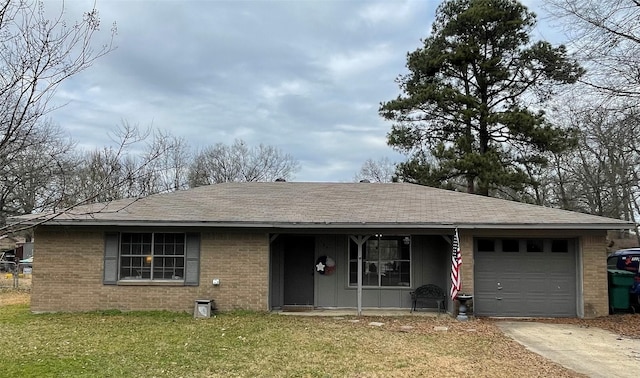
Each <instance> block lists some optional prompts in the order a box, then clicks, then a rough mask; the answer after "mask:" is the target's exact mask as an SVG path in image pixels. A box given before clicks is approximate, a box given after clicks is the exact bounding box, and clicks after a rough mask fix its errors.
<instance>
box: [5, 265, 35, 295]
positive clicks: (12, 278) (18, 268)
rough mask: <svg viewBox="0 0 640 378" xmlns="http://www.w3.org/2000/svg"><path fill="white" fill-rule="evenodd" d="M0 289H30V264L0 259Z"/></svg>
mask: <svg viewBox="0 0 640 378" xmlns="http://www.w3.org/2000/svg"><path fill="white" fill-rule="evenodd" d="M0 289H21V290H28V289H31V265H27V264H19V263H15V262H13V261H0Z"/></svg>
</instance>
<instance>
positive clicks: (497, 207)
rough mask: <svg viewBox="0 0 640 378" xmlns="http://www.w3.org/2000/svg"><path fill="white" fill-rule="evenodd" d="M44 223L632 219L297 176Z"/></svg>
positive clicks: (84, 211)
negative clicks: (313, 180) (298, 178)
mask: <svg viewBox="0 0 640 378" xmlns="http://www.w3.org/2000/svg"><path fill="white" fill-rule="evenodd" d="M19 218H22V219H23V220H24V219H25V217H19ZM50 223H52V224H79V223H80V224H104V225H131V224H154V225H161V224H174V225H217V226H229V227H316V228H325V227H326V228H340V227H351V228H353V227H362V228H367V227H382V226H385V227H407V228H408V227H420V228H423V227H428V228H445V227H446V228H451V227H452V226H460V227H462V228H466V227H478V228H494V227H506V228H533V227H535V228H560V229H570V228H589V229H626V228H630V227H631V226H632V225H631V224H630V223H629V222H625V221H621V220H616V219H610V218H605V217H598V216H593V215H587V214H582V213H576V212H570V211H564V210H559V209H552V208H546V207H542V206H535V205H529V204H523V203H518V202H512V201H506V200H501V199H496V198H489V197H483V196H478V195H471V194H466V193H458V192H453V191H447V190H442V189H435V188H430V187H426V186H420V185H413V184H406V183H393V184H379V183H303V182H259V183H225V184H216V185H211V186H204V187H199V188H194V189H190V190H185V191H178V192H172V193H167V194H158V195H152V196H149V197H145V198H140V199H135V200H134V199H127V200H118V201H113V202H110V203H107V204H98V205H89V206H82V207H77V208H75V209H73V210H71V211H68V212H66V213H64V214H62V215H60V216H58V217H57V218H56V219H55V220H54V221H50Z"/></svg>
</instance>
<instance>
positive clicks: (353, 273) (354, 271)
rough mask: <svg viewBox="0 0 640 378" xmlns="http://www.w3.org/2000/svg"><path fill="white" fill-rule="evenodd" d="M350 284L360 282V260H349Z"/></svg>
mask: <svg viewBox="0 0 640 378" xmlns="http://www.w3.org/2000/svg"><path fill="white" fill-rule="evenodd" d="M349 284H351V285H357V284H358V262H357V261H350V262H349Z"/></svg>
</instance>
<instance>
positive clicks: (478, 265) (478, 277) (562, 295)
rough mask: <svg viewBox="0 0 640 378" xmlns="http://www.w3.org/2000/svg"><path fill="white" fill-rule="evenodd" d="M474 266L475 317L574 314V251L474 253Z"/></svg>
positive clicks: (559, 315)
mask: <svg viewBox="0 0 640 378" xmlns="http://www.w3.org/2000/svg"><path fill="white" fill-rule="evenodd" d="M570 244H573V243H570ZM545 245H546V246H549V245H551V243H545ZM474 266H475V267H474V279H475V289H474V290H475V298H474V311H475V313H476V314H477V315H481V316H514V317H527V316H533V317H543V316H552V317H562V316H575V315H576V272H575V270H576V253H575V252H574V251H569V252H564V253H558V252H551V251H550V250H548V249H545V250H544V251H542V252H526V251H520V252H501V251H493V252H478V251H476V252H475V255H474Z"/></svg>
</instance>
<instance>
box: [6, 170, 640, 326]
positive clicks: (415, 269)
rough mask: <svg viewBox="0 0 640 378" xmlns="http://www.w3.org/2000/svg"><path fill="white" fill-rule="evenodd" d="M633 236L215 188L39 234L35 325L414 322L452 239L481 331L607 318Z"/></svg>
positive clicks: (578, 224)
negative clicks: (41, 319) (356, 312)
mask: <svg viewBox="0 0 640 378" xmlns="http://www.w3.org/2000/svg"><path fill="white" fill-rule="evenodd" d="M40 216H41V215H40ZM37 217H38V215H27V216H22V217H16V218H14V220H20V221H25V220H27V221H30V222H32V223H33V224H36V219H37ZM632 227H633V224H630V223H629V222H625V221H621V220H616V219H609V218H604V217H598V216H592V215H586V214H581V213H576V212H570V211H564V210H558V209H552V208H546V207H541V206H534V205H529V204H523V203H517V202H512V201H506V200H500V199H496V198H488V197H483V196H478V195H470V194H465V193H458V192H453V191H446V190H441V189H435V188H430V187H425V186H419V185H413V184H407V183H388V184H380V183H303V182H260V183H225V184H217V185H211V186H204V187H198V188H194V189H190V190H185V191H178V192H173V193H167V194H158V195H152V196H149V197H145V198H139V199H126V200H118V201H113V202H110V203H105V204H95V205H88V206H82V207H77V208H75V209H73V210H70V211H66V212H64V213H62V214H59V215H58V216H56V217H55V218H53V219H50V220H48V221H47V222H45V223H44V224H38V225H37V226H36V227H35V253H34V254H35V255H36V256H37V264H36V265H35V266H34V269H33V281H32V285H33V286H32V298H31V309H32V311H34V312H50V311H88V310H106V309H119V310H151V309H154V310H156V309H161V310H173V311H192V309H193V306H194V302H195V301H196V300H198V299H213V300H215V303H216V305H217V308H218V309H219V310H222V311H225V310H233V309H249V310H259V311H280V310H283V309H284V310H286V309H287V308H289V307H299V306H303V307H304V306H307V307H308V308H316V309H356V307H357V304H358V303H359V305H358V307H357V308H358V309H360V307H359V306H361V307H362V308H364V309H409V308H410V307H411V299H410V292H411V291H412V290H415V288H417V287H419V286H421V285H423V284H436V285H438V286H440V287H441V288H443V290H444V291H445V292H448V291H449V288H450V286H451V280H450V270H451V252H452V247H451V243H452V236H453V235H454V233H455V230H456V229H458V234H459V241H460V249H461V252H462V261H463V262H462V270H461V275H462V292H464V293H467V294H472V295H473V304H474V312H475V315H479V316H532V317H575V316H577V317H597V316H603V315H607V314H608V309H609V307H608V297H607V267H606V256H607V250H606V246H607V241H606V234H607V230H622V229H629V228H632ZM359 256H360V259H359ZM359 262H360V263H359ZM359 270H360V272H358V271H359ZM359 277H360V278H359ZM434 307H435V304H434ZM446 308H447V311H448V312H451V309H453V308H454V306H453V302H452V300H451V299H450V298H449V299H448V300H447V303H446Z"/></svg>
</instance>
